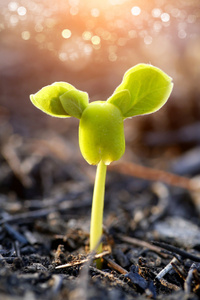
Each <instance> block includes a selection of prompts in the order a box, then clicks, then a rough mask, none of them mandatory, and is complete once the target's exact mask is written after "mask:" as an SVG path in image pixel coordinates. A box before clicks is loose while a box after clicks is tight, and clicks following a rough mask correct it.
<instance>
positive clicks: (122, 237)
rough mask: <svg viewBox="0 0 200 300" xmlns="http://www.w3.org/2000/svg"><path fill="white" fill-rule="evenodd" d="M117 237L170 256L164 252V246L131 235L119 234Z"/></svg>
mask: <svg viewBox="0 0 200 300" xmlns="http://www.w3.org/2000/svg"><path fill="white" fill-rule="evenodd" d="M117 237H118V238H119V239H120V240H121V241H123V242H126V243H129V244H133V245H136V246H141V247H145V248H148V249H149V250H151V251H154V252H156V253H157V254H159V255H160V256H162V257H164V258H168V257H169V255H168V254H166V253H162V248H161V247H158V246H154V245H152V244H150V243H148V242H145V241H141V240H139V239H136V238H133V237H129V236H122V235H117Z"/></svg>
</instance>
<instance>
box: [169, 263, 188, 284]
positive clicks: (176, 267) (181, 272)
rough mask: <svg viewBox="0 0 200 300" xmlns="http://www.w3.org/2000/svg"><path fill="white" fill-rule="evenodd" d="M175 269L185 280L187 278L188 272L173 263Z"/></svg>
mask: <svg viewBox="0 0 200 300" xmlns="http://www.w3.org/2000/svg"><path fill="white" fill-rule="evenodd" d="M172 267H173V269H174V270H175V271H176V273H177V274H178V275H179V276H180V278H182V279H183V280H185V279H186V274H185V271H184V270H181V269H180V268H179V267H178V266H177V265H176V264H175V263H172Z"/></svg>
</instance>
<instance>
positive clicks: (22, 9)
mask: <svg viewBox="0 0 200 300" xmlns="http://www.w3.org/2000/svg"><path fill="white" fill-rule="evenodd" d="M26 12H27V10H26V7H24V6H20V7H18V9H17V13H18V15H19V16H25V14H26Z"/></svg>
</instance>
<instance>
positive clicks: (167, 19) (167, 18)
mask: <svg viewBox="0 0 200 300" xmlns="http://www.w3.org/2000/svg"><path fill="white" fill-rule="evenodd" d="M161 20H162V21H163V22H164V23H167V22H169V20H170V15H169V14H168V13H163V14H161Z"/></svg>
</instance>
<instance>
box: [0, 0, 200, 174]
mask: <svg viewBox="0 0 200 300" xmlns="http://www.w3.org/2000/svg"><path fill="white" fill-rule="evenodd" d="M137 63H150V64H152V65H155V66H157V67H160V68H161V69H162V70H163V71H165V72H166V73H167V74H168V75H170V76H171V77H172V78H173V81H174V89H173V92H172V95H171V97H170V99H169V101H168V103H167V104H166V105H165V106H164V107H163V108H162V109H161V110H160V111H159V112H157V113H156V114H153V115H149V116H143V117H137V118H133V119H131V120H127V121H126V122H125V133H126V140H127V150H126V154H125V156H124V159H125V160H130V161H138V162H140V163H141V162H144V163H145V164H147V165H150V166H156V167H159V168H165V169H168V167H169V159H171V160H173V159H174V158H177V157H178V156H179V155H182V154H183V153H184V152H185V151H189V150H190V149H193V148H194V147H197V146H198V144H199V142H200V122H199V120H200V99H199V97H200V84H199V78H200V2H199V0H177V1H173V0H152V1H149V0H132V1H130V0H105V1H103V0H97V1H93V0H81V1H80V0H57V1H54V0H16V1H9V0H1V2H0V126H1V127H0V139H1V140H0V141H1V146H2V145H12V149H19V148H20V147H21V149H22V147H23V149H26V151H25V150H23V151H22V150H20V151H22V153H21V154H20V161H21V160H23V158H24V157H23V155H25V154H24V151H25V152H26V155H28V154H27V153H28V152H29V153H30V152H31V151H35V152H37V155H46V154H47V152H48V151H52V152H53V153H54V155H55V153H56V155H57V156H58V157H59V158H60V159H61V160H65V161H66V160H70V161H75V160H77V159H78V161H79V162H81V163H83V164H85V165H86V163H85V162H84V161H83V159H82V158H81V156H80V152H79V148H78V121H77V120H75V119H56V118H51V117H49V116H46V115H45V114H43V113H42V112H40V111H39V110H37V109H36V108H35V107H34V106H33V105H32V104H31V102H30V100H29V95H30V94H31V93H35V92H37V91H38V90H39V89H40V88H42V87H43V86H44V85H47V84H51V83H53V82H54V81H67V82H69V83H71V84H72V85H74V86H75V87H76V88H78V89H80V90H83V91H87V92H88V93H89V97H90V101H94V100H106V99H107V98H108V97H109V96H110V95H111V94H112V93H113V91H114V89H115V88H116V86H117V85H119V84H120V82H121V80H122V76H123V74H124V72H125V71H126V70H127V69H128V68H130V67H132V66H134V65H136V64H137ZM30 140H31V142H32V143H31V142H30ZM33 140H34V143H35V144H34V146H33ZM36 141H37V143H36ZM44 141H45V143H48V145H47V144H45V145H44ZM50 143H51V145H50ZM30 144H31V147H32V148H31V147H30ZM27 145H29V147H28V146H27ZM26 147H27V148H26ZM45 147H46V148H45ZM3 149H4V148H3ZM47 149H48V150H47ZM2 153H3V154H2V156H3V158H2V160H3V161H4V159H7V161H9V159H10V158H6V154H5V153H6V151H5V149H4V151H3V152H2ZM16 153H18V152H16ZM16 153H15V154H16ZM11 157H12V155H11ZM11 160H12V159H11ZM16 169H17V167H16Z"/></svg>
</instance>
